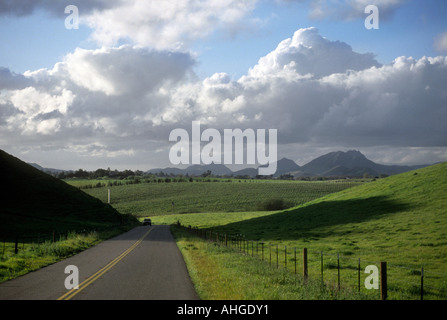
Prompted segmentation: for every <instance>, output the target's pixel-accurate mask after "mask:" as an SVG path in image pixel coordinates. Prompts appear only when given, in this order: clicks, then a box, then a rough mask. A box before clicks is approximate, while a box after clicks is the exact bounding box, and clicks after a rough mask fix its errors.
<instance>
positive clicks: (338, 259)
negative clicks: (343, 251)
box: [337, 253, 340, 291]
mask: <svg viewBox="0 0 447 320" xmlns="http://www.w3.org/2000/svg"><path fill="white" fill-rule="evenodd" d="M337 282H338V291H340V254H339V253H337Z"/></svg>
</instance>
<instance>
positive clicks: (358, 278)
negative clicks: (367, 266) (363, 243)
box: [357, 258, 360, 292]
mask: <svg viewBox="0 0 447 320" xmlns="http://www.w3.org/2000/svg"><path fill="white" fill-rule="evenodd" d="M357 282H358V287H359V292H360V258H359V264H358V268H357Z"/></svg>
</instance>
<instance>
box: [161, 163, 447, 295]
mask: <svg viewBox="0 0 447 320" xmlns="http://www.w3.org/2000/svg"><path fill="white" fill-rule="evenodd" d="M446 190H447V163H442V164H438V165H435V166H431V167H427V168H423V169H419V170H416V171H412V172H407V173H403V174H400V175H396V176H392V177H389V178H386V179H380V180H377V181H375V182H371V183H368V184H364V185H361V186H358V187H355V188H350V189H347V190H344V191H341V192H338V193H334V194H330V195H327V196H325V197H322V198H320V199H316V200H313V201H310V202H308V203H306V204H304V205H301V206H298V207H295V208H293V209H289V210H285V211H279V212H273V213H266V212H257V213H246V214H245V213H240V214H236V213H234V214H228V213H225V214H215V213H213V214H202V215H178V216H170V217H158V218H154V219H153V220H154V221H155V222H156V223H172V222H175V221H177V219H179V220H180V221H181V222H182V224H184V225H189V224H190V225H192V226H199V227H211V228H213V229H214V230H216V231H219V232H221V233H224V232H225V233H228V234H242V235H243V236H244V237H245V238H246V239H249V240H254V241H262V242H265V243H267V244H272V245H273V246H274V245H275V244H278V245H279V247H280V248H283V247H285V246H287V247H288V248H289V257H288V259H290V261H292V259H293V257H292V255H290V252H291V251H292V250H291V249H290V248H298V250H301V248H304V247H306V248H308V250H309V254H310V259H311V261H313V262H311V264H313V268H312V269H311V270H310V271H309V272H310V274H313V276H314V277H319V273H320V267H319V262H320V254H321V252H323V253H324V255H325V256H326V260H325V264H327V267H328V268H329V269H333V266H334V264H335V260H334V259H335V257H336V254H337V253H339V254H340V255H341V257H342V258H341V260H342V265H343V266H342V269H343V270H342V278H343V279H344V280H343V281H345V282H350V281H351V282H353V283H356V280H357V276H356V265H357V261H358V259H359V258H360V259H361V260H362V261H363V264H364V265H365V264H366V263H369V264H376V265H377V263H378V262H380V261H387V262H388V263H389V282H390V285H389V289H390V291H391V296H392V297H393V295H394V297H397V298H406V297H409V296H411V295H412V294H413V295H414V294H416V295H417V292H418V286H419V283H420V280H419V279H420V270H421V267H422V266H423V267H424V269H425V277H426V278H425V281H426V286H427V289H426V291H427V294H428V295H430V294H432V295H433V297H439V296H447V254H446V253H447V210H446V204H447V193H446ZM281 254H282V255H284V254H283V253H281ZM330 259H332V261H330ZM288 265H292V263H291V262H289V263H288ZM400 288H405V290H404V291H405V292H404V293H398V292H399V290H400Z"/></svg>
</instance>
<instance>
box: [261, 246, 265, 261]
mask: <svg viewBox="0 0 447 320" xmlns="http://www.w3.org/2000/svg"><path fill="white" fill-rule="evenodd" d="M261 251H262V261H264V242H261Z"/></svg>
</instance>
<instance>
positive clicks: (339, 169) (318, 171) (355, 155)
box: [29, 150, 431, 178]
mask: <svg viewBox="0 0 447 320" xmlns="http://www.w3.org/2000/svg"><path fill="white" fill-rule="evenodd" d="M29 164H30V165H31V166H33V167H35V168H37V169H39V170H41V171H44V172H47V173H50V174H57V173H59V172H63V171H64V170H59V169H52V168H43V167H41V166H40V165H38V164H36V163H29ZM276 164H277V166H276V167H277V170H276V173H275V174H274V177H280V176H283V175H288V176H289V177H293V178H302V177H363V176H364V175H365V174H368V175H369V176H372V177H378V176H380V175H394V174H398V173H403V172H406V171H411V170H416V169H419V168H423V167H426V166H429V165H431V164H425V165H417V166H399V165H384V164H378V163H375V162H373V161H371V160H369V159H368V158H366V157H365V156H364V155H363V154H362V153H361V152H360V151H356V150H351V151H347V152H343V151H337V152H330V153H328V154H325V155H322V156H320V157H318V158H316V159H314V160H312V161H310V162H309V163H307V164H305V165H303V166H299V165H298V164H296V163H295V161H293V160H290V159H287V158H282V159H281V160H279V161H277V163H276ZM208 171H209V172H210V173H211V174H212V175H214V176H233V177H251V178H254V177H256V176H257V175H258V169H257V168H245V169H241V170H238V171H232V170H230V169H229V168H228V167H227V166H225V165H223V164H210V165H192V166H190V167H188V168H186V169H180V168H175V167H168V168H157V169H151V170H148V171H146V172H145V173H147V174H160V173H161V172H163V173H164V174H166V175H183V176H186V175H187V176H200V175H202V174H204V173H206V172H208ZM65 172H69V171H65Z"/></svg>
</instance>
